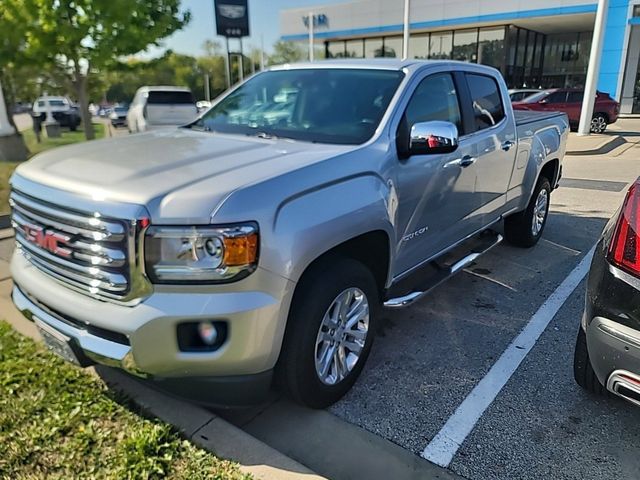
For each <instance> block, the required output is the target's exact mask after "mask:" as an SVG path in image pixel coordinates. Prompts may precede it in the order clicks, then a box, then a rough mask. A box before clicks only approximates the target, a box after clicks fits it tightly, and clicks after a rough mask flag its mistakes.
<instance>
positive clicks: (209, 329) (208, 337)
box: [198, 322, 218, 345]
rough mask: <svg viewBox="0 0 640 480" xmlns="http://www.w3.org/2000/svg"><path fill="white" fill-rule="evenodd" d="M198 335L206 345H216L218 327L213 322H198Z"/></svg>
mask: <svg viewBox="0 0 640 480" xmlns="http://www.w3.org/2000/svg"><path fill="white" fill-rule="evenodd" d="M198 335H200V339H201V340H202V343H204V344H205V345H214V344H215V343H216V340H218V329H217V328H216V326H215V325H214V324H213V323H212V322H200V323H198Z"/></svg>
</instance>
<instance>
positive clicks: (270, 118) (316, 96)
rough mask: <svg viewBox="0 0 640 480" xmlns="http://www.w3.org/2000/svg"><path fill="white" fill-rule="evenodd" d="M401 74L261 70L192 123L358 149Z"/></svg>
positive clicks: (198, 126)
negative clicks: (351, 146) (350, 146)
mask: <svg viewBox="0 0 640 480" xmlns="http://www.w3.org/2000/svg"><path fill="white" fill-rule="evenodd" d="M403 76H404V74H403V73H402V72H399V71H391V70H363V69H304V70H282V71H273V72H265V73H262V74H259V75H257V76H256V77H254V78H252V79H251V80H249V81H248V82H247V83H245V84H244V85H242V86H241V87H240V88H238V89H237V90H236V91H235V92H233V93H231V94H230V95H229V96H228V97H226V98H224V99H223V100H222V101H221V102H220V103H218V104H217V105H215V106H214V107H213V108H211V109H210V110H209V111H207V113H205V114H204V116H203V117H202V118H200V119H199V120H198V122H196V124H195V125H194V126H195V127H196V128H202V129H203V130H207V131H214V132H223V133H240V134H245V135H261V136H277V137H285V138H292V139H296V140H303V141H309V142H320V143H336V144H347V145H358V144H361V143H364V142H366V141H367V140H368V139H369V138H371V136H372V135H373V133H374V132H375V130H376V128H377V127H378V124H379V123H380V120H381V119H382V116H383V115H384V112H385V111H386V109H387V107H388V105H389V102H390V101H391V97H393V94H394V93H395V91H396V89H397V88H398V85H399V84H400V82H401V80H402V78H403Z"/></svg>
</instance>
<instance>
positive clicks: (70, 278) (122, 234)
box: [9, 190, 134, 300]
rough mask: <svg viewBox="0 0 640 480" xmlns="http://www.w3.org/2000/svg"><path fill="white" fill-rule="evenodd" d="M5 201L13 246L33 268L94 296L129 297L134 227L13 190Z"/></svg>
mask: <svg viewBox="0 0 640 480" xmlns="http://www.w3.org/2000/svg"><path fill="white" fill-rule="evenodd" d="M9 201H10V204H11V207H12V211H13V216H12V223H13V227H14V229H15V231H16V242H17V245H18V247H19V249H20V251H21V252H22V253H23V255H24V256H25V257H26V258H27V259H28V260H29V261H30V262H31V263H32V264H33V265H34V266H35V267H37V268H38V269H39V270H41V271H42V272H44V273H46V274H48V275H50V276H51V277H53V278H55V279H56V280H58V281H60V282H62V283H64V284H65V285H67V286H69V287H71V288H74V289H77V290H80V291H82V292H83V293H86V294H88V295H91V296H94V297H104V298H109V299H117V300H122V299H125V298H126V297H127V296H128V294H129V292H130V285H131V278H130V277H131V268H130V265H131V262H130V258H129V254H130V252H129V250H131V249H132V246H131V245H130V239H131V238H132V236H131V235H130V231H129V229H132V228H134V225H132V224H130V223H128V222H126V221H121V220H115V219H111V218H103V217H101V216H100V214H99V213H93V214H88V213H82V212H79V211H73V210H69V209H66V208H61V207H58V206H54V205H51V204H49V203H47V202H45V201H42V200H39V199H35V198H33V197H30V196H28V195H25V194H23V193H20V192H18V191H17V190H13V191H12V192H11V196H10V200H9Z"/></svg>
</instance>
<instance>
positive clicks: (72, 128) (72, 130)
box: [69, 123, 78, 132]
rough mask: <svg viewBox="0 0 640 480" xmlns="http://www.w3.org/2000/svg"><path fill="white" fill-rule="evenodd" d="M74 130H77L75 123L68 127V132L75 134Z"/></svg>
mask: <svg viewBox="0 0 640 480" xmlns="http://www.w3.org/2000/svg"><path fill="white" fill-rule="evenodd" d="M76 130H78V126H77V125H76V124H75V123H72V124H71V125H69V131H71V132H75V131H76Z"/></svg>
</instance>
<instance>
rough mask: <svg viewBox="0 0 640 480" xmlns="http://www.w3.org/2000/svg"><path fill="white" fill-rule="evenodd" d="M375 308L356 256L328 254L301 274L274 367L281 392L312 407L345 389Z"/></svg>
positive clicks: (360, 362)
mask: <svg viewBox="0 0 640 480" xmlns="http://www.w3.org/2000/svg"><path fill="white" fill-rule="evenodd" d="M378 309H379V295H378V289H377V285H376V282H375V279H374V277H373V275H372V273H371V271H370V270H369V269H368V268H366V267H365V266H364V265H363V264H362V263H360V262H358V261H356V260H352V259H349V258H344V257H333V258H331V259H329V260H327V261H325V262H323V263H322V264H321V265H317V266H315V267H312V269H311V270H310V271H309V272H307V273H305V275H304V277H303V279H302V281H301V282H300V285H299V286H298V289H297V291H296V293H295V296H294V299H293V303H292V306H291V311H290V313H289V319H288V322H287V331H286V334H285V338H284V344H283V348H282V353H281V355H280V359H279V360H278V366H277V376H278V380H279V383H280V384H281V386H282V387H283V388H284V390H285V391H286V393H287V394H288V395H289V396H290V397H291V398H292V399H293V400H295V401H296V402H298V403H301V404H304V405H307V406H309V407H312V408H324V407H326V406H329V405H331V404H332V403H335V402H336V401H338V400H339V399H340V398H341V397H342V396H343V395H344V394H345V393H347V391H349V389H350V388H351V387H352V386H353V384H354V383H355V381H356V379H357V378H358V376H359V375H360V372H361V371H362V368H363V367H364V363H365V362H366V360H367V357H368V356H369V351H370V350H371V345H372V343H373V337H374V334H375V325H376V319H377V313H378Z"/></svg>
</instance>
